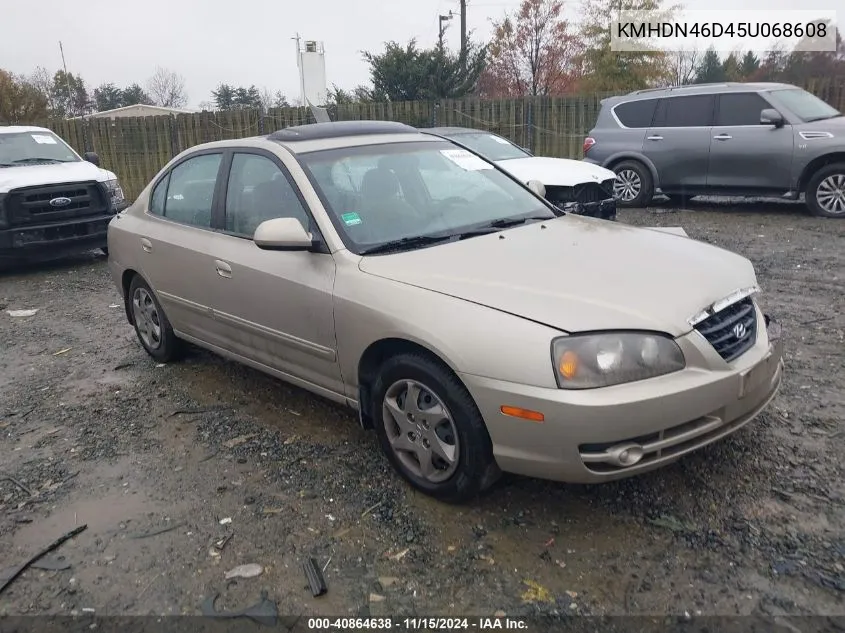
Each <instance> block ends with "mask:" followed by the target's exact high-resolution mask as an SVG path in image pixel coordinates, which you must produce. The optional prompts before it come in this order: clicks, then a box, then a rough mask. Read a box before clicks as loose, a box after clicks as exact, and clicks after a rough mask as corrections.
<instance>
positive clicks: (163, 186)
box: [150, 174, 170, 215]
mask: <svg viewBox="0 0 845 633" xmlns="http://www.w3.org/2000/svg"><path fill="white" fill-rule="evenodd" d="M169 182H170V174H168V175H167V176H165V177H164V178H162V179H161V182H159V183H158V184H157V185H156V186H155V189H153V195H152V196H150V213H152V214H153V215H164V203H165V201H166V200H167V185H168V183H169Z"/></svg>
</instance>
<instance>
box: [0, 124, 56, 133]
mask: <svg viewBox="0 0 845 633" xmlns="http://www.w3.org/2000/svg"><path fill="white" fill-rule="evenodd" d="M21 132H50V133H51V134H52V133H53V131H52V130H48V129H47V128H46V127H36V126H34V125H0V134H20V133H21Z"/></svg>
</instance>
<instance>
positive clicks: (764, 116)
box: [760, 108, 783, 128]
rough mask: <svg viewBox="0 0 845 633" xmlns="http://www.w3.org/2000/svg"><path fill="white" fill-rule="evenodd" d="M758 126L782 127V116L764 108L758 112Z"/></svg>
mask: <svg viewBox="0 0 845 633" xmlns="http://www.w3.org/2000/svg"><path fill="white" fill-rule="evenodd" d="M760 125H774V126H775V127H776V128H777V127H783V115H782V114H781V113H780V112H778V111H777V110H775V109H774V108H766V109H765V110H763V111H762V112H760Z"/></svg>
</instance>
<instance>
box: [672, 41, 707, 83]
mask: <svg viewBox="0 0 845 633" xmlns="http://www.w3.org/2000/svg"><path fill="white" fill-rule="evenodd" d="M668 62H669V77H668V80H669V85H670V86H686V85H688V84H691V83H693V82H694V81H695V76H696V73H697V72H698V65H699V63H700V62H701V53H700V52H699V51H698V50H697V49H692V50H689V51H675V52H674V53H671V54H670V55H669V59H668Z"/></svg>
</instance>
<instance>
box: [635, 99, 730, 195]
mask: <svg viewBox="0 0 845 633" xmlns="http://www.w3.org/2000/svg"><path fill="white" fill-rule="evenodd" d="M715 104H716V98H715V96H714V95H712V94H711V95H686V96H671V97H664V98H663V99H661V100H660V102H659V103H658V104H657V109H656V111H655V114H654V121H653V122H652V125H651V127H650V128H649V129H648V132H647V133H646V137H645V141H644V143H643V153H644V154H645V155H646V156H647V157H648V158H649V159H650V160H651V162H652V163H654V166H655V167H656V168H657V175H658V178H659V186H660V188H661V189H663V190H664V191H668V192H683V191H691V190H703V189H704V188H705V187H706V185H707V166H708V162H709V156H710V136H711V126H712V124H713V111H714V109H715Z"/></svg>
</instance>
